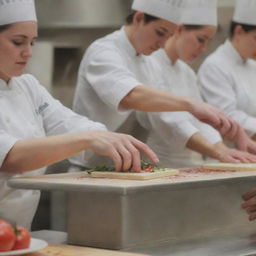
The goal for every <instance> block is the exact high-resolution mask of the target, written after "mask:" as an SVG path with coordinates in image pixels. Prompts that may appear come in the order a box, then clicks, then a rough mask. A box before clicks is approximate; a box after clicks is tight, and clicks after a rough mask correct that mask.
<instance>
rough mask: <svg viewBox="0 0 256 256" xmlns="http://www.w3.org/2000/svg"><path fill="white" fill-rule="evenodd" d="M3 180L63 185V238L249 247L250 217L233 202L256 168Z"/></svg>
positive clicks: (164, 250) (154, 246)
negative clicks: (140, 177) (141, 177)
mask: <svg viewBox="0 0 256 256" xmlns="http://www.w3.org/2000/svg"><path fill="white" fill-rule="evenodd" d="M9 184H10V186H13V187H16V188H26V189H41V190H61V191H66V192H67V194H68V242H69V243H71V244H77V245H84V246H94V247H100V248H110V249H122V250H129V251H136V252H137V251H138V252H145V253H149V251H148V250H150V252H152V253H153V254H151V255H209V256H210V255H223V256H224V255H232V256H235V255H243V254H241V253H244V254H248V253H251V252H253V251H256V245H254V240H253V239H252V237H253V236H254V233H256V222H255V223H254V222H249V221H248V220H247V215H246V214H245V212H244V211H242V210H241V208H240V205H241V202H242V200H241V194H243V193H244V192H246V191H247V190H249V189H251V188H252V187H254V186H256V171H250V172H235V173H218V174H214V173H213V174H200V175H193V174H192V175H187V176H184V177H181V178H176V177H171V178H161V179H156V180H150V181H131V180H113V179H112V180H110V179H92V178H90V177H89V176H88V175H86V174H85V173H68V174H56V175H45V176H40V177H27V178H16V179H12V180H10V181H9ZM228 245H229V246H228ZM238 247H239V248H238ZM139 248H141V249H139ZM193 252H195V254H194V253H193ZM235 252H236V253H239V254H234V253H235ZM205 253H206V254H205ZM228 253H231V254H228ZM232 253H233V254H232Z"/></svg>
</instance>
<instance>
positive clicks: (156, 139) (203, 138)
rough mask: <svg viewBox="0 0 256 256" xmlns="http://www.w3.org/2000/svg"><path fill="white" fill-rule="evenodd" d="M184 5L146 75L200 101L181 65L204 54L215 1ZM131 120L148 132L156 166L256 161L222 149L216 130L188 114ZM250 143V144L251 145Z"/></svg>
mask: <svg viewBox="0 0 256 256" xmlns="http://www.w3.org/2000/svg"><path fill="white" fill-rule="evenodd" d="M184 3H185V5H184V6H183V12H182V15H181V23H182V24H183V25H179V26H178V28H177V29H176V31H175V32H174V35H173V36H172V37H170V39H168V40H167V42H166V43H165V46H164V49H161V50H158V51H157V52H155V53H153V54H152V58H153V59H154V60H155V61H156V62H157V63H158V64H159V70H156V69H155V70H152V72H153V73H154V72H162V76H163V81H164V83H163V84H162V85H161V89H162V90H165V91H167V92H171V93H175V94H177V95H180V96H189V97H192V98H194V99H197V100H202V99H201V96H200V91H199V88H198V85H197V77H196V74H195V72H194V71H193V70H192V68H191V67H189V66H188V64H187V63H191V62H192V61H194V60H195V59H196V58H197V57H199V56H200V55H201V54H202V53H203V52H204V51H205V50H206V48H207V43H208V41H209V40H210V39H212V38H213V37H214V35H215V33H216V28H217V1H214V0H193V1H190V0H186V1H184ZM137 117H138V119H139V120H140V122H141V124H142V126H144V127H145V128H146V129H148V130H149V136H148V140H147V144H148V145H150V146H151V147H152V148H153V150H154V151H155V152H156V153H157V155H158V157H159V160H160V165H162V166H172V167H188V166H199V165H201V164H202V163H203V158H202V155H201V154H204V155H206V156H209V157H212V158H215V159H218V160H220V161H222V162H234V163H236V162H239V161H241V162H251V161H254V162H255V160H256V157H255V156H253V155H250V154H248V153H244V152H240V151H238V150H234V149H229V148H228V147H226V146H225V145H224V144H223V142H222V138H221V136H220V134H219V133H218V132H217V130H215V129H214V128H213V127H211V126H209V125H207V124H205V123H202V122H200V121H199V120H198V119H196V118H195V117H193V116H192V115H191V114H190V113H186V112H176V113H170V112H167V113H142V112H138V113H137ZM248 140H249V138H248ZM251 143H252V144H254V142H253V141H252V142H251ZM254 147H255V144H254ZM192 150H194V151H196V152H199V153H201V154H199V153H196V152H194V151H192Z"/></svg>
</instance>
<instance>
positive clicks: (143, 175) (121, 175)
mask: <svg viewBox="0 0 256 256" xmlns="http://www.w3.org/2000/svg"><path fill="white" fill-rule="evenodd" d="M176 174H179V170H176V169H164V170H163V171H157V172H92V173H91V174H90V176H91V177H93V178H109V179H124V180H151V179H157V178H162V177H168V176H172V175H176Z"/></svg>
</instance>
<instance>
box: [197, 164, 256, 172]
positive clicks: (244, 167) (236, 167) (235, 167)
mask: <svg viewBox="0 0 256 256" xmlns="http://www.w3.org/2000/svg"><path fill="white" fill-rule="evenodd" d="M202 167H203V168H205V169H219V170H230V171H256V164H253V163H248V164H242V163H241V164H232V163H209V164H204V165H203V166H202Z"/></svg>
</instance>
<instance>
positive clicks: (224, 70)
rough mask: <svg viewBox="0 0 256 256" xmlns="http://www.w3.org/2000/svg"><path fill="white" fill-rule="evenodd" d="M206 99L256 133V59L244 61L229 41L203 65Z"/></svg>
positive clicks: (203, 91)
mask: <svg viewBox="0 0 256 256" xmlns="http://www.w3.org/2000/svg"><path fill="white" fill-rule="evenodd" d="M198 79H199V85H200V89H201V92H202V95H203V98H204V99H205V100H206V101H207V102H209V103H210V104H212V105H213V106H215V107H218V108H219V109H221V110H222V111H224V112H226V113H227V114H228V115H229V116H230V117H232V118H233V119H234V120H236V121H237V122H238V123H239V124H240V125H241V126H242V127H243V128H244V129H245V130H246V131H247V133H248V134H249V135H250V136H251V135H253V134H255V133H256V100H255V98H256V62H255V61H254V60H244V59H243V58H242V57H241V56H240V55H239V53H238V52H237V50H236V49H235V48H234V47H233V45H232V44H231V42H230V41H229V40H227V41H226V42H225V43H224V44H223V45H221V46H220V47H219V48H218V49H217V50H216V51H215V52H214V53H212V54H211V55H210V56H209V57H208V58H206V60H205V61H204V63H203V64H202V65H201V67H200V69H199V73H198Z"/></svg>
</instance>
